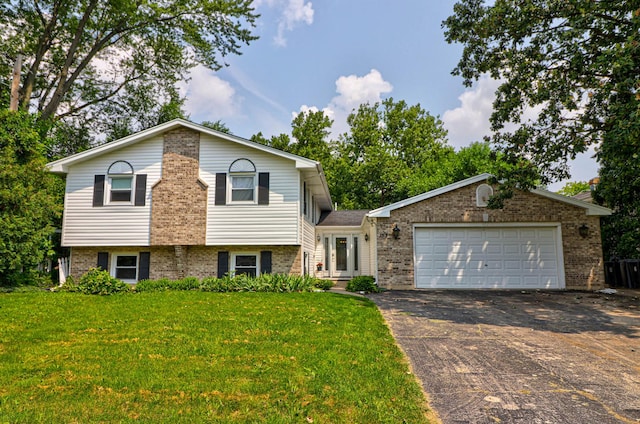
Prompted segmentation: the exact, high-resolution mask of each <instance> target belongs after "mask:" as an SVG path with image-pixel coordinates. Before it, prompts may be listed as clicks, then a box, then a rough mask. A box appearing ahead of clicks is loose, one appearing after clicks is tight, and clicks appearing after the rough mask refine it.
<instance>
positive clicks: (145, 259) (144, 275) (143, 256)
mask: <svg viewBox="0 0 640 424" xmlns="http://www.w3.org/2000/svg"><path fill="white" fill-rule="evenodd" d="M150 259H151V252H140V263H139V265H138V281H142V280H148V279H149V260H150Z"/></svg>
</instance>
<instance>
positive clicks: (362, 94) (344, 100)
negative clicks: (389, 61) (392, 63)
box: [331, 69, 393, 112]
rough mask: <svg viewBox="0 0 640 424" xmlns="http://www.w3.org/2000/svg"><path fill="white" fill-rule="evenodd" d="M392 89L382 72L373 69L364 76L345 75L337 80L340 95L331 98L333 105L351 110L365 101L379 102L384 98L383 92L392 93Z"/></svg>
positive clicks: (337, 89)
mask: <svg viewBox="0 0 640 424" xmlns="http://www.w3.org/2000/svg"><path fill="white" fill-rule="evenodd" d="M392 90H393V86H392V85H391V83H389V82H387V81H385V80H384V78H382V74H380V72H379V71H378V70H376V69H372V70H371V71H369V73H368V74H367V75H365V76H363V77H359V76H357V75H349V76H347V77H344V76H343V77H340V78H338V80H337V81H336V92H337V93H338V96H336V97H334V98H333V99H332V100H331V105H332V106H334V107H336V108H339V109H344V110H347V111H349V112H350V111H351V110H352V109H354V108H357V107H358V106H360V105H361V104H363V103H367V102H370V103H375V102H379V101H380V100H381V99H382V94H384V93H390V92H391V91H392Z"/></svg>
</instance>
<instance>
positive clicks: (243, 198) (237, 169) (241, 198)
mask: <svg viewBox="0 0 640 424" xmlns="http://www.w3.org/2000/svg"><path fill="white" fill-rule="evenodd" d="M229 186H230V191H231V203H254V202H255V198H256V196H255V192H256V166H255V165H254V164H253V162H251V161H250V160H249V159H237V160H235V161H234V162H233V163H232V164H231V166H230V167H229Z"/></svg>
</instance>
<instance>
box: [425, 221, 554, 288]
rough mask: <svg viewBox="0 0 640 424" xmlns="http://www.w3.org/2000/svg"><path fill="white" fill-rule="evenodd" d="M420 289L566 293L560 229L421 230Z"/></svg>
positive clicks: (453, 227) (495, 227)
mask: <svg viewBox="0 0 640 424" xmlns="http://www.w3.org/2000/svg"><path fill="white" fill-rule="evenodd" d="M414 231H415V232H414V243H415V247H414V255H415V258H414V264H415V273H414V275H415V286H416V288H428V289H484V288H493V289H497V288H501V289H561V288H564V272H563V266H562V264H563V258H562V244H561V243H559V240H560V236H559V226H547V225H543V226H537V225H536V226H526V225H524V224H523V225H521V226H518V227H513V226H502V225H497V226H496V225H482V226H471V227H469V226H433V225H432V226H416V228H415V230H414Z"/></svg>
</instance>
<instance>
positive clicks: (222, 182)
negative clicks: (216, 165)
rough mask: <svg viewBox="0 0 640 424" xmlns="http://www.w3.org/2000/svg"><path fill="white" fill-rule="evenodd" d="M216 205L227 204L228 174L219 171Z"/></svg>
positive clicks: (217, 175)
mask: <svg viewBox="0 0 640 424" xmlns="http://www.w3.org/2000/svg"><path fill="white" fill-rule="evenodd" d="M215 204H216V205H226V204H227V174H225V173H224V172H219V173H217V174H216V199H215Z"/></svg>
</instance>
